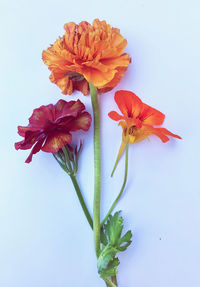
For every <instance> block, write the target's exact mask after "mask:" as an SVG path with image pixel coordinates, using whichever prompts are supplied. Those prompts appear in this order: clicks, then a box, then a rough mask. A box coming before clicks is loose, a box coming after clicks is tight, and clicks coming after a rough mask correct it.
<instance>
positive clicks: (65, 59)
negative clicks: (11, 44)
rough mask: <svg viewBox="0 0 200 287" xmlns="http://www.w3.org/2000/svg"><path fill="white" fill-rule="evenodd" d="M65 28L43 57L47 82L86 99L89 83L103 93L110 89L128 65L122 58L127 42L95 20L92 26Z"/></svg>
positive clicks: (81, 25) (128, 58)
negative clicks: (77, 92)
mask: <svg viewBox="0 0 200 287" xmlns="http://www.w3.org/2000/svg"><path fill="white" fill-rule="evenodd" d="M64 28H65V34H64V36H63V37H60V38H59V39H58V40H57V41H56V42H55V43H54V44H53V45H51V46H50V47H49V48H48V49H47V50H44V51H43V54H42V59H43V61H44V63H45V64H46V65H47V66H49V69H50V70H51V75H50V80H51V81H52V82H53V83H55V84H57V85H58V87H59V88H60V89H61V90H62V93H63V94H69V95H71V94H72V93H73V91H74V90H79V91H81V92H82V93H83V94H84V95H87V94H88V91H89V85H88V83H89V82H92V83H93V85H94V86H95V87H96V88H98V90H99V91H100V92H103V93H104V92H107V91H109V90H111V89H113V88H114V87H115V86H116V85H117V84H118V83H119V81H120V80H121V78H122V77H123V76H124V72H125V71H126V70H127V67H128V65H129V63H130V56H129V55H128V54H126V53H124V54H123V51H124V49H125V47H126V45H127V41H126V40H125V39H124V38H123V37H122V35H121V34H120V30H119V29H116V28H111V26H110V25H108V24H107V23H106V22H105V21H99V20H98V19H96V20H94V21H93V24H92V25H90V24H89V23H88V22H86V21H83V22H81V23H80V24H79V25H76V24H75V23H73V22H70V23H68V24H65V26H64Z"/></svg>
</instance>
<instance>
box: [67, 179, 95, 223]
mask: <svg viewBox="0 0 200 287" xmlns="http://www.w3.org/2000/svg"><path fill="white" fill-rule="evenodd" d="M70 177H71V180H72V183H73V185H74V188H75V190H76V194H77V196H78V199H79V202H80V204H81V207H82V209H83V212H84V213H85V216H86V218H87V221H88V223H89V225H90V227H91V228H93V221H92V218H91V216H90V213H89V211H88V209H87V206H86V204H85V201H84V199H83V196H82V193H81V191H80V188H79V185H78V183H77V180H76V177H75V176H74V175H70Z"/></svg>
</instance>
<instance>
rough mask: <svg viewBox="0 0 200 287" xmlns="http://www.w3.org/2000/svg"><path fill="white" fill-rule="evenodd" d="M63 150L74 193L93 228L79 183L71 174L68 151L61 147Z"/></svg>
mask: <svg viewBox="0 0 200 287" xmlns="http://www.w3.org/2000/svg"><path fill="white" fill-rule="evenodd" d="M62 150H63V152H64V155H65V159H66V162H67V165H68V168H69V171H70V173H68V174H69V176H70V178H71V180H72V183H73V185H74V188H75V191H76V194H77V196H78V199H79V202H80V204H81V207H82V209H83V212H84V213H85V216H86V218H87V221H88V223H89V225H90V226H91V228H93V221H92V218H91V216H90V213H89V211H88V208H87V206H86V204H85V201H84V199H83V196H82V193H81V190H80V188H79V185H78V182H77V180H76V176H75V175H74V174H73V170H72V165H71V162H70V159H69V155H68V151H67V149H66V148H65V147H63V148H62Z"/></svg>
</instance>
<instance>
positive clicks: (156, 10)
mask: <svg viewBox="0 0 200 287" xmlns="http://www.w3.org/2000/svg"><path fill="white" fill-rule="evenodd" d="M199 11H200V4H199V1H198V0H196V1H195V0H191V1H186V0H169V1H159V0H151V1H148V0H124V1H117V0H101V1H96V2H95V1H94V0H93V1H89V0H80V1H79V0H76V1H68V0H63V1H62V0H57V1H51V0H45V1H38V0H35V1H33V0H31V1H25V0H24V1H23V0H21V1H20V0H19V1H14V0H12V1H7V0H5V1H4V0H1V2H0V13H1V15H0V27H1V28H0V31H1V45H0V52H1V53H0V57H1V66H0V72H1V75H0V79H1V85H0V89H1V90H0V96H1V105H0V123H1V135H0V137H1V149H0V162H1V165H0V166H1V172H0V177H1V179H0V180H1V181H0V182H1V190H0V286H1V287H27V286H29V287H36V286H37V287H66V286H77V287H79V286H81V287H92V286H95V287H101V286H104V282H103V281H102V280H101V279H100V278H99V277H98V274H97V272H96V258H95V254H94V247H93V236H92V232H91V230H90V228H89V226H88V224H87V222H86V220H85V218H84V216H83V213H82V210H81V209H80V206H79V203H78V200H77V198H76V195H75V193H74V191H73V188H72V184H71V182H70V179H69V178H68V177H67V176H66V175H65V174H64V172H63V171H62V170H61V169H60V168H59V166H58V165H57V164H56V162H55V160H54V159H53V157H52V156H51V154H47V153H43V152H40V153H39V154H37V155H36V156H35V157H34V158H33V161H32V163H31V164H29V165H28V164H25V163H24V161H25V159H26V157H27V156H28V152H27V151H18V152H17V151H16V150H15V149H14V142H16V141H19V140H20V137H19V136H18V135H17V125H26V124H27V123H28V117H29V116H30V115H31V113H32V110H33V109H34V108H36V107H39V106H40V105H42V104H49V103H54V104H55V103H56V102H57V101H58V100H59V99H60V98H63V99H66V100H70V99H76V98H80V99H81V100H82V101H83V102H84V103H85V104H86V107H87V109H88V111H90V112H91V104H90V97H89V96H88V97H84V96H82V95H81V94H80V93H76V95H75V96H71V97H70V96H63V95H62V94H61V92H60V90H59V89H58V88H57V86H56V85H54V84H52V83H51V82H50V81H49V79H48V76H49V71H48V69H47V67H46V66H45V65H44V64H43V62H42V60H41V53H42V50H43V49H46V48H47V47H48V46H49V44H50V43H53V42H54V41H55V40H56V39H57V38H58V36H59V35H62V34H63V32H64V29H63V25H64V24H65V23H67V22H70V21H74V22H77V23H79V22H80V21H82V20H87V21H89V22H92V20H93V19H94V18H100V19H101V20H103V19H105V20H106V21H107V22H108V23H110V24H111V25H112V26H114V27H118V28H120V29H121V33H122V35H123V36H124V37H125V38H126V39H127V40H128V46H127V49H126V51H127V52H128V53H130V54H131V56H132V64H131V65H130V66H129V69H128V72H127V73H126V76H125V77H124V78H123V80H122V81H121V83H120V84H119V85H118V87H116V88H115V90H113V91H111V92H109V93H107V94H104V95H103V96H101V99H100V104H101V116H102V145H101V148H102V176H103V183H102V216H103V215H104V214H105V213H106V211H107V209H108V207H109V206H110V204H111V201H112V200H113V199H114V198H115V196H116V195H117V193H118V191H119V187H120V186H121V184H122V180H123V169H124V158H123V159H122V160H121V161H120V164H119V167H118V170H117V172H116V174H115V176H114V178H113V179H112V180H111V179H110V177H109V175H110V172H111V169H112V167H113V164H114V160H115V157H116V154H117V151H118V148H119V145H120V141H121V129H120V127H117V125H116V123H115V122H114V121H112V120H110V119H109V118H108V116H107V113H108V112H109V111H110V110H112V109H117V107H116V104H115V103H114V100H113V96H114V91H116V90H117V89H127V90H131V91H134V92H135V93H136V94H137V95H138V96H139V97H141V99H142V100H143V101H144V102H146V103H148V104H149V105H152V106H153V107H155V108H157V109H159V110H160V111H162V112H164V113H165V114H166V120H165V123H164V125H165V127H166V128H168V129H169V130H170V131H172V132H175V133H177V134H179V135H181V136H182V137H183V140H182V141H180V140H174V139H172V140H171V141H170V142H168V143H166V144H163V143H161V142H160V140H159V139H157V138H155V137H151V141H150V142H148V141H147V140H146V141H143V142H141V143H139V144H137V145H134V146H131V147H130V156H129V175H128V184H127V188H126V191H125V193H124V196H123V198H122V200H121V201H120V203H119V204H118V206H117V210H119V209H121V210H123V216H124V219H125V228H126V229H128V228H130V229H131V230H132V231H133V244H132V246H131V247H130V248H129V250H128V251H127V252H124V254H121V255H120V261H121V264H120V267H119V275H118V281H119V287H132V286H135V287H146V286H148V287H169V286H172V287H175V286H176V287H178V286H181V287H199V286H200V274H199V267H200V248H199V247H200V230H199V223H200V188H199V160H200V152H199V140H200V136H199V105H200V85H199V79H200V73H199V69H200V38H199V30H200V16H199ZM92 135H93V132H92V128H91V129H90V131H89V133H88V134H87V135H85V137H84V142H85V145H84V151H83V153H82V155H81V160H80V169H79V176H78V180H79V182H80V185H81V188H82V190H83V191H84V194H85V195H84V196H85V199H86V201H87V203H88V205H89V209H90V211H92V200H93V143H92ZM82 136H84V133H82Z"/></svg>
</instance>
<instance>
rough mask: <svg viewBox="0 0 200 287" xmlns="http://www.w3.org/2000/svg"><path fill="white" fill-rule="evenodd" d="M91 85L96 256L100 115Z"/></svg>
mask: <svg viewBox="0 0 200 287" xmlns="http://www.w3.org/2000/svg"><path fill="white" fill-rule="evenodd" d="M89 85H90V95H91V100H92V107H93V115H94V202H93V230H94V244H95V251H96V255H97V256H98V254H99V250H100V199H101V153H100V113H99V104H98V97H97V89H96V88H95V87H94V86H93V84H92V83H90V84H89Z"/></svg>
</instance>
